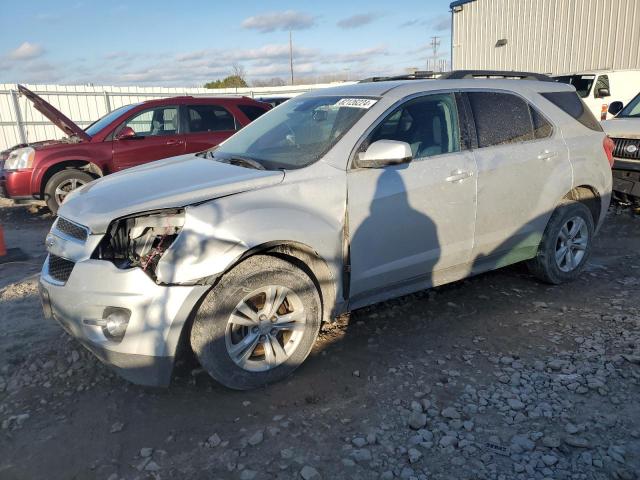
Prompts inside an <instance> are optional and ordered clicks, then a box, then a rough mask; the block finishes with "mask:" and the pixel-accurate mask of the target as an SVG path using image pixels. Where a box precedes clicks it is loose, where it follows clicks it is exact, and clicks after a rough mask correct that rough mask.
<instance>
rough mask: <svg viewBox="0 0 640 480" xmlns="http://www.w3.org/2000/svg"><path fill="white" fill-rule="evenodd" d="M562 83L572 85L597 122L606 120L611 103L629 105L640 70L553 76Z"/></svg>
mask: <svg viewBox="0 0 640 480" xmlns="http://www.w3.org/2000/svg"><path fill="white" fill-rule="evenodd" d="M553 78H554V79H555V80H556V81H558V82H562V83H568V84H570V85H573V86H574V87H575V89H576V91H577V92H578V95H580V97H581V98H582V100H583V101H584V103H585V104H586V105H587V107H589V110H591V112H592V113H593V114H594V115H595V117H596V118H597V119H599V120H607V119H609V118H612V117H613V115H612V114H611V113H609V105H611V103H612V102H615V101H618V102H622V103H623V104H624V105H626V104H627V103H629V102H630V101H631V99H632V98H633V97H634V95H635V94H636V93H638V86H639V85H640V70H591V71H586V72H576V73H567V74H562V75H554V76H553Z"/></svg>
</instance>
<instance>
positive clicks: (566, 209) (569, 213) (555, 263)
mask: <svg viewBox="0 0 640 480" xmlns="http://www.w3.org/2000/svg"><path fill="white" fill-rule="evenodd" d="M563 228H564V230H563ZM574 229H577V230H576V232H575V233H574V232H573V230H574ZM567 231H569V233H570V234H572V235H573V237H571V235H570V236H569V237H567V235H566V234H567ZM593 235H594V222H593V216H592V215H591V212H590V211H589V209H588V208H587V207H586V206H585V205H584V204H583V203H579V202H574V201H569V202H567V203H563V204H562V205H560V206H558V207H557V208H556V210H555V211H554V212H553V214H552V215H551V218H550V219H549V223H548V224H547V228H546V229H545V231H544V234H543V236H542V240H541V241H540V246H539V247H538V253H537V254H536V256H535V257H534V258H533V259H531V260H529V262H528V263H527V265H528V267H529V270H530V271H531V273H532V274H533V275H535V276H536V277H537V278H539V279H540V280H542V281H543V282H546V283H550V284H552V285H559V284H561V283H564V282H569V281H571V280H574V279H575V278H577V277H578V275H580V273H581V272H582V270H583V269H584V266H585V264H586V263H587V261H588V260H589V256H590V255H591V248H592V243H593ZM564 238H566V240H565V239H564ZM565 247H566V249H565ZM567 251H569V252H573V253H572V255H571V259H572V261H568V255H567V253H566V252H567ZM561 252H565V253H564V254H562V253H561ZM579 252H581V254H579Z"/></svg>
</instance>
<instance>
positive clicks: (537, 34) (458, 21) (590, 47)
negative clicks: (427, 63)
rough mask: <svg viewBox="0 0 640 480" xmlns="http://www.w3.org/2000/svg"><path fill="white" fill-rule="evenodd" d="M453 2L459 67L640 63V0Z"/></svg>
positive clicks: (559, 69) (546, 68) (555, 68)
mask: <svg viewBox="0 0 640 480" xmlns="http://www.w3.org/2000/svg"><path fill="white" fill-rule="evenodd" d="M450 7H451V15H452V29H451V52H452V67H453V69H455V70H462V69H481V70H519V71H533V72H541V73H551V74H560V73H570V72H580V71H585V70H596V69H616V70H618V69H638V68H640V28H639V25H640V0H459V1H455V2H453V3H451V6H450Z"/></svg>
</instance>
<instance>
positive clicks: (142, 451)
mask: <svg viewBox="0 0 640 480" xmlns="http://www.w3.org/2000/svg"><path fill="white" fill-rule="evenodd" d="M151 455H153V448H150V447H144V448H141V449H140V456H141V457H142V458H147V457H150V456H151Z"/></svg>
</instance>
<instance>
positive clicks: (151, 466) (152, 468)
mask: <svg viewBox="0 0 640 480" xmlns="http://www.w3.org/2000/svg"><path fill="white" fill-rule="evenodd" d="M144 469H145V470H146V471H147V472H157V471H158V470H160V465H158V464H157V463H156V462H154V461H153V460H151V461H149V462H148V463H147V464H146V465H145V467H144Z"/></svg>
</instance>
